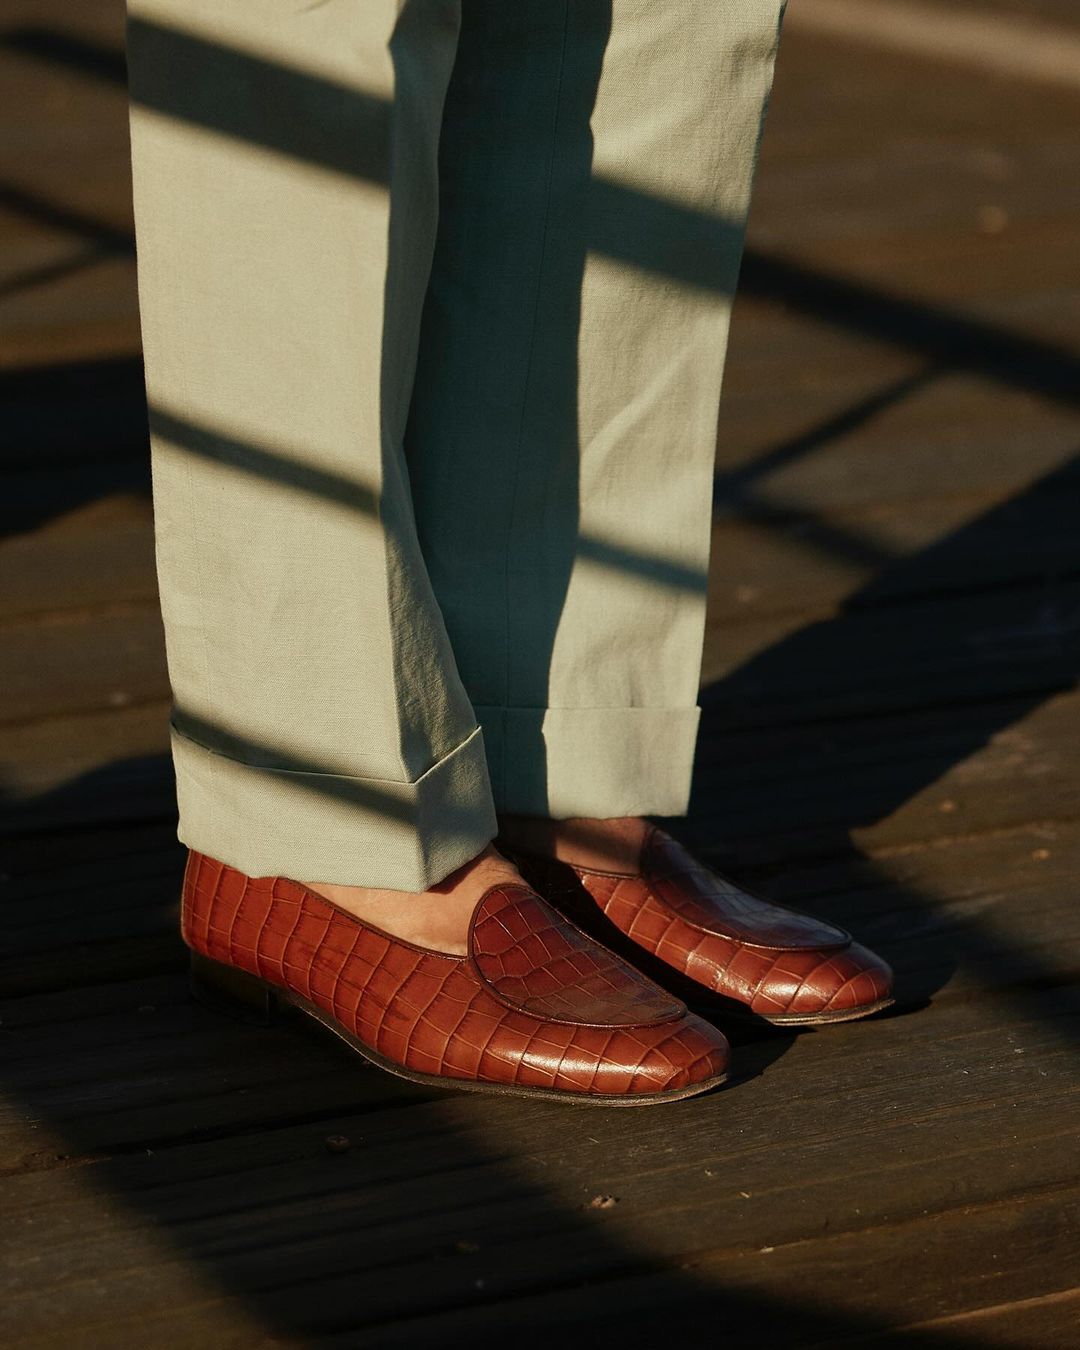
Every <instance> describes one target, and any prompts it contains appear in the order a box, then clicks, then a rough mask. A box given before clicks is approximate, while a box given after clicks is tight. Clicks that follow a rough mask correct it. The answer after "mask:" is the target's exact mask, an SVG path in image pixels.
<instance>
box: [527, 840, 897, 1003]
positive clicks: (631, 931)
mask: <svg viewBox="0 0 1080 1350" xmlns="http://www.w3.org/2000/svg"><path fill="white" fill-rule="evenodd" d="M517 861H518V862H519V864H520V865H521V866H522V869H523V871H524V873H525V875H526V876H527V877H528V878H529V880H530V881H531V882H532V883H533V884H534V885H536V886H537V888H538V889H539V890H540V891H541V892H542V893H543V895H544V896H545V897H546V898H548V899H549V900H551V901H552V903H553V904H555V905H556V907H558V908H560V909H561V910H562V911H563V912H564V913H566V914H568V915H573V916H574V917H575V918H576V919H577V920H578V921H579V922H581V923H582V924H583V925H585V926H586V927H587V928H588V929H589V930H590V931H592V932H594V933H595V934H596V935H597V936H598V937H599V938H600V940H601V941H604V942H609V943H612V945H615V946H616V947H618V948H619V949H620V950H624V951H626V953H627V954H628V955H629V956H630V958H631V959H634V951H635V950H637V951H638V952H639V953H640V952H646V953H648V954H649V955H650V956H652V957H655V958H657V960H658V961H659V962H661V963H662V966H663V967H668V968H670V969H672V970H674V971H677V972H678V973H679V974H680V975H683V976H686V977H688V978H689V979H690V980H691V981H693V982H694V984H696V985H699V986H704V988H705V989H707V990H708V991H709V992H710V993H713V994H717V995H720V996H722V997H724V998H728V999H734V1000H736V1001H737V1002H738V1003H741V1004H744V1005H745V1006H747V1007H748V1008H749V1009H750V1011H751V1012H753V1013H755V1014H757V1015H758V1016H760V1017H763V1018H765V1019H767V1020H768V1021H772V1022H777V1023H779V1024H797V1023H799V1022H806V1023H812V1022H830V1021H844V1020H848V1019H850V1018H853V1017H861V1016H865V1015H866V1014H867V1013H869V1012H875V1011H877V1010H878V1009H879V1008H882V1007H885V1006H887V1004H888V1003H889V1002H890V1001H891V993H892V972H891V971H890V969H889V967H888V966H887V965H886V964H885V962H884V961H882V960H881V958H880V957H879V956H876V955H875V954H874V953H873V952H871V951H869V950H867V948H865V947H862V946H860V945H859V944H858V943H856V942H854V941H852V938H851V936H850V934H848V933H846V932H845V931H844V930H843V929H842V928H837V927H836V926H835V925H833V924H831V923H826V922H825V921H824V920H821V919H815V918H812V917H811V916H810V915H808V914H800V913H798V912H796V911H795V910H790V909H786V908H784V907H783V906H781V905H775V904H773V903H771V902H770V901H768V900H763V899H760V898H758V897H756V896H753V895H750V894H748V893H747V892H746V891H744V890H742V889H740V888H739V887H738V886H736V885H735V884H734V883H733V882H731V881H728V880H727V879H726V878H724V877H720V876H718V875H717V874H716V873H714V872H711V871H710V870H709V869H708V868H706V867H704V866H702V864H701V863H699V862H698V861H697V860H696V859H695V858H694V857H693V856H692V855H691V854H690V853H688V852H687V850H686V849H685V848H683V846H682V845H681V844H679V843H678V842H677V841H676V840H674V839H672V838H671V836H670V835H668V834H666V833H665V832H664V831H663V830H661V829H658V828H656V827H655V826H654V827H653V828H652V829H651V830H650V831H649V834H648V836H647V837H646V840H645V843H644V845H643V847H642V853H641V862H640V870H639V871H638V872H637V873H636V874H633V875H623V874H618V873H613V872H600V871H594V870H590V869H587V868H582V867H576V866H571V865H569V864H567V863H558V862H553V861H552V860H550V859H539V858H534V857H528V858H526V857H517ZM595 907H598V908H599V911H600V914H601V915H602V916H603V920H604V921H605V923H604V925H603V926H601V927H598V926H597V924H596V923H595V922H589V918H590V916H589V914H588V913H587V911H588V910H592V911H593V914H592V917H593V918H595ZM619 935H622V937H623V938H624V939H628V940H629V943H628V944H626V945H620V944H619V942H618V937H619ZM649 968H650V970H652V971H653V972H654V973H656V974H657V978H658V979H662V978H663V974H662V970H661V971H656V969H655V967H654V966H650V967H649Z"/></svg>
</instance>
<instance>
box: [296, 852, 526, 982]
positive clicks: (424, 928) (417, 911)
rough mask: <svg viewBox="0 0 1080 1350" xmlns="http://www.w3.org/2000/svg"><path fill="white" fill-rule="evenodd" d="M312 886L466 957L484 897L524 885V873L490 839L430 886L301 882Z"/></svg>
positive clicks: (343, 905) (391, 927) (384, 925)
mask: <svg viewBox="0 0 1080 1350" xmlns="http://www.w3.org/2000/svg"><path fill="white" fill-rule="evenodd" d="M300 884H301V885H302V886H306V887H307V889H308V890H309V891H314V892H315V894H316V895H321V896H322V897H323V898H324V899H326V900H329V901H331V902H332V903H333V904H335V905H337V907H338V908H339V909H344V910H346V911H347V912H348V913H349V914H352V915H354V916H355V917H356V918H357V919H360V920H361V921H362V922H364V923H368V924H373V925H374V926H375V927H376V928H381V929H382V930H383V931H384V932H386V933H392V934H393V936H394V937H397V938H404V940H405V941H406V942H411V943H413V944H414V945H415V946H417V947H427V948H429V949H430V950H432V951H437V952H449V953H452V954H453V955H455V956H463V955H464V954H465V950H466V947H467V945H468V940H469V924H470V923H471V921H472V916H473V912H474V911H475V909H476V906H477V905H478V904H479V902H480V899H481V897H482V896H483V895H484V894H485V892H487V891H489V890H490V889H491V887H492V886H506V885H509V886H523V885H524V884H525V883H524V882H523V881H522V879H521V873H520V872H519V871H518V870H517V868H516V867H515V866H514V864H513V863H512V862H508V861H507V859H506V858H504V857H503V856H502V854H501V853H500V852H499V851H498V849H497V848H495V846H494V845H493V844H489V845H488V846H487V848H485V849H484V850H483V852H482V853H478V854H477V855H476V857H475V858H473V859H471V860H470V861H469V862H467V863H465V864H464V866H462V867H459V868H458V869H457V871H456V872H451V873H450V875H449V876H448V877H446V878H445V879H444V880H443V881H440V882H439V884H438V885H437V886H432V888H431V889H430V890H428V891H421V892H419V893H416V892H413V891H388V890H378V889H375V888H373V887H370V886H338V885H335V884H333V883H332V882H326V881H304V882H301V883H300Z"/></svg>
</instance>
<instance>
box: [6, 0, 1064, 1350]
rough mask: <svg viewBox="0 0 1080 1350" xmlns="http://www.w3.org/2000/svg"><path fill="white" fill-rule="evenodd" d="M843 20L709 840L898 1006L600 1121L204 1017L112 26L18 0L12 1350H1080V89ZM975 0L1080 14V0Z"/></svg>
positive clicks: (783, 329)
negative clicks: (444, 1088)
mask: <svg viewBox="0 0 1080 1350" xmlns="http://www.w3.org/2000/svg"><path fill="white" fill-rule="evenodd" d="M813 3H814V0H793V3H792V7H791V22H790V26H789V31H788V34H787V37H786V40H785V44H786V45H785V48H784V51H783V55H782V59H781V63H780V68H779V72H778V78H777V85H776V91H775V96H774V101H773V107H772V112H771V114H770V121H769V127H768V132H767V136H766V142H765V146H764V152H763V161H762V169H761V174H760V179H759V186H758V191H757V196H756V202H755V208H754V215H753V227H752V237H751V241H750V247H749V250H748V254H747V258H746V264H745V268H744V286H743V290H742V293H741V296H740V299H739V303H738V305H737V311H736V319H735V325H734V337H733V342H732V350H731V357H730V362H729V368H728V379H727V386H726V398H725V404H724V408H723V414H722V426H721V451H720V462H719V466H718V477H717V523H716V537H715V559H714V568H713V585H712V601H711V615H710V625H709V633H708V640H707V649H706V662H705V673H704V674H705V678H704V683H705V690H704V695H703V699H704V706H705V708H706V718H705V725H704V730H703V735H702V738H701V752H700V764H699V773H698V782H697V788H696V793H695V801H694V809H693V814H692V816H691V817H690V819H689V820H688V821H686V822H683V823H682V824H681V825H680V827H679V828H680V830H681V832H682V833H683V835H684V836H685V837H686V838H687V839H688V840H689V841H690V842H691V843H693V844H694V845H695V846H696V847H697V848H699V849H700V850H701V852H702V853H704V854H705V855H707V856H708V857H710V858H713V859H715V860H717V861H718V862H720V863H722V864H723V865H724V866H725V867H726V868H727V869H728V870H734V871H736V872H738V874H739V875H741V876H743V877H745V878H746V879H747V880H749V881H753V882H755V883H757V884H759V885H761V886H763V887H765V888H767V889H768V890H769V891H770V892H771V893H773V894H774V895H776V896H778V897H780V898H782V899H786V900H789V901H791V902H794V903H797V904H799V905H802V906H805V907H807V908H811V909H813V908H817V907H820V909H821V911H822V912H824V913H827V914H829V915H832V916H835V917H836V918H837V919H839V920H840V921H841V922H843V923H845V924H847V925H848V926H850V927H851V928H853V929H855V930H856V931H857V932H858V933H859V934H860V935H862V936H863V937H864V938H865V939H866V940H867V941H868V942H870V943H871V944H872V945H874V946H876V947H878V948H879V949H881V950H882V951H883V952H884V953H885V954H886V955H887V956H888V957H889V958H890V959H891V960H892V961H893V962H894V964H895V966H896V968H897V970H898V973H899V977H900V1001H899V1006H898V1008H897V1010H896V1012H895V1014H894V1015H891V1016H888V1017H886V1018H884V1019H880V1020H877V1021H874V1022H870V1023H865V1024H854V1025H850V1026H846V1027H838V1028H835V1029H832V1030H829V1031H827V1032H821V1033H818V1034H806V1035H802V1036H798V1037H793V1036H787V1035H776V1036H773V1037H771V1038H768V1039H752V1038H751V1039H746V1038H745V1037H744V1038H743V1040H742V1042H741V1043H740V1044H739V1047H738V1055H739V1059H738V1063H739V1068H740V1072H741V1076H740V1079H739V1081H737V1082H736V1083H734V1084H733V1085H732V1086H731V1087H730V1088H729V1089H726V1090H724V1091H723V1092H721V1093H719V1094H716V1095H713V1096H711V1097H709V1098H706V1099H703V1100H696V1101H691V1102H688V1103H685V1104H683V1105H680V1106H677V1107H672V1108H668V1109H666V1110H658V1111H643V1112H630V1113H625V1112H614V1113H611V1112H607V1113H605V1112H601V1111H586V1112H581V1111H574V1110H568V1109H566V1108H552V1107H545V1106H543V1105H540V1104H531V1103H519V1102H513V1101H505V1102H497V1103H496V1104H494V1105H493V1104H491V1103H490V1102H487V1101H483V1100H470V1099H468V1098H467V1097H464V1096H455V1095H450V1094H443V1095H438V1096H437V1095H434V1094H432V1093H429V1092H426V1091H422V1090H419V1089H415V1088H411V1087H409V1086H407V1085H403V1084H401V1083H399V1082H397V1081H395V1080H393V1079H392V1078H389V1077H388V1076H385V1075H381V1074H378V1073H376V1072H374V1071H364V1070H361V1069H358V1068H357V1066H356V1065H355V1063H354V1062H353V1061H352V1060H351V1059H350V1058H349V1057H348V1056H347V1055H346V1054H345V1053H343V1052H341V1051H340V1050H339V1049H338V1048H337V1046H336V1045H335V1044H331V1043H329V1042H327V1041H325V1040H323V1039H320V1038H318V1037H316V1036H313V1035H309V1034H307V1033H305V1032H304V1031H303V1030H302V1029H298V1028H284V1029H282V1030H274V1031H256V1030H251V1029H247V1028H243V1027H239V1026H234V1025H231V1024H223V1023H221V1022H219V1021H218V1020H216V1019H215V1018H214V1017H213V1016H212V1015H211V1014H209V1013H206V1012H204V1011H202V1010H200V1009H198V1008H195V1007H193V1006H192V1005H191V1004H190V1003H189V1001H188V996H187V991H186V982H185V973H184V967H185V960H184V950H183V947H182V945H181V943H180V940H179V938H178V936H177V933H176V912H175V907H176V894H177V883H178V876H179V868H180V864H181V852H180V849H179V847H178V845H177V844H176V842H175V839H174V808H173V801H172V789H171V783H170V777H169V768H168V761H167V758H166V755H165V726H166V714H167V707H166V698H167V685H166V677H165V670H164V665H163V659H162V647H161V634H160V626H159V620H158V617H157V613H156V609H155V592H154V578H153V571H152V562H151V521H150V510H149V504H148V497H147V463H146V448H145V430H144V412H143V405H142V394H141V383H140V379H141V377H140V368H139V360H138V328H137V312H136V300H135V290H134V281H133V266H132V248H131V222H130V208H129V184H128V176H127V173H128V171H127V160H126V121H125V94H124V86H123V78H124V75H123V61H122V55H121V47H122V17H123V16H122V6H121V4H120V2H119V0H79V4H78V5H72V4H71V3H70V0H6V3H5V5H4V9H3V16H2V19H0V88H3V90H4V110H3V115H2V123H0V404H2V417H0V441H2V446H3V450H2V459H0V625H2V630H3V641H2V646H0V668H2V676H0V680H2V687H3V700H2V706H0V716H2V719H3V722H4V734H3V743H2V764H0V788H2V793H3V796H4V798H5V804H6V805H7V807H8V811H7V813H6V819H5V823H4V826H3V847H4V852H5V861H4V874H5V875H4V877H3V883H2V889H0V895H2V897H3V938H4V946H3V957H2V960H0V976H2V983H3V992H4V996H5V997H4V1006H3V1010H2V1011H3V1022H2V1026H0V1047H2V1052H3V1055H2V1063H0V1078H2V1086H3V1112H2V1118H0V1150H2V1157H0V1166H2V1168H3V1170H4V1171H5V1173H6V1174H7V1175H6V1176H5V1178H4V1181H3V1199H2V1203H0V1215H2V1218H0V1230H2V1234H3V1244H4V1248H5V1254H4V1259H3V1266H2V1275H0V1279H2V1282H3V1283H2V1286H0V1287H2V1288H3V1297H2V1300H0V1328H2V1330H0V1337H2V1340H3V1343H4V1345H5V1346H15V1345H27V1346H35V1347H53V1346H63V1347H65V1350H97V1348H98V1347H110V1348H111V1347H127V1346H137V1347H140V1350H142V1348H144V1347H146V1348H148V1350H158V1348H160V1350H171V1348H173V1347H175V1348H176V1350H188V1348H189V1347H196V1346H197V1347H200V1348H201V1350H218V1347H237V1348H238V1350H239V1348H243V1350H246V1348H247V1347H262V1346H316V1345H317V1346H320V1347H322V1346H342V1347H351V1346H363V1347H369V1346H370V1347H376V1346H377V1347H383V1346H386V1347H389V1346H402V1347H415V1346H424V1345H447V1344H448V1345H455V1344H459V1343H462V1342H464V1341H465V1340H466V1339H468V1340H470V1341H476V1342H477V1343H479V1344H481V1345H484V1344H493V1345H497V1344H500V1343H502V1341H503V1339H504V1338H506V1340H507V1343H509V1344H511V1345H514V1346H515V1347H521V1346H532V1345H538V1346H539V1345H544V1346H545V1347H546V1346H549V1345H551V1344H552V1343H555V1344H558V1343H560V1342H561V1343H562V1344H564V1345H569V1346H578V1345H586V1344H588V1345H595V1344H601V1345H606V1344H622V1345H626V1344H630V1345H638V1344H641V1345H649V1346H652V1345H654V1344H655V1343H656V1342H657V1341H658V1340H663V1339H664V1338H667V1340H668V1342H669V1343H674V1344H676V1345H683V1344H686V1345H690V1344H702V1345H712V1344H718V1345H721V1346H726V1345H729V1344H731V1345H739V1346H762V1347H770V1350H771V1348H773V1347H796V1346H798V1347H811V1346H815V1347H821V1348H822V1350H831V1348H832V1347H845V1348H846V1347H855V1346H858V1347H864V1346H865V1347H871V1346H872V1347H875V1348H877V1347H897V1348H900V1347H908V1346H917V1347H932V1348H933V1350H939V1348H940V1350H969V1348H973V1347H991V1346H992V1347H995V1348H996V1350H1043V1348H1044V1347H1046V1348H1049V1347H1055V1348H1056V1350H1066V1348H1068V1350H1075V1347H1077V1346H1078V1345H1080V1143H1078V1139H1077V1126H1078V1123H1080V1112H1078V1109H1077V1107H1078V1101H1080V1098H1078V1088H1080V1071H1078V1070H1080V984H1078V973H1080V942H1078V940H1080V905H1078V902H1077V876H1078V874H1080V774H1078V772H1077V760H1078V754H1077V739H1078V737H1077V733H1078V730H1080V692H1078V690H1077V669H1078V662H1080V529H1078V507H1080V465H1078V463H1077V459H1076V452H1077V449H1078V447H1080V417H1078V411H1080V407H1078V405H1080V353H1078V351H1077V343H1076V339H1077V314H1078V303H1077V302H1078V300H1080V272H1078V255H1080V248H1078V244H1080V229H1078V220H1080V172H1078V167H1080V151H1078V145H1080V141H1078V133H1080V66H1078V70H1077V72H1076V82H1075V84H1074V85H1072V86H1071V87H1070V85H1069V82H1068V79H1067V78H1064V79H1061V78H1058V79H1057V80H1050V79H1047V80H1043V79H1041V78H1040V77H1039V75H1038V73H1037V72H1035V73H1034V74H1031V73H1029V74H1027V75H1017V76H1015V77H1010V76H1008V75H1007V74H1003V73H1001V72H1000V71H998V72H997V73H995V72H994V71H993V70H990V71H988V70H987V69H985V68H983V67H982V66H981V65H980V59H981V58H979V57H978V54H977V53H976V54H974V55H973V56H972V58H971V59H970V60H959V59H958V60H956V61H955V62H952V63H948V62H935V61H934V60H932V59H928V58H927V57H926V56H925V55H920V54H919V53H918V52H917V51H915V52H908V51H905V50H904V48H903V44H902V42H901V43H900V45H896V44H895V43H894V44H890V43H882V42H879V41H877V40H876V39H875V40H874V41H866V42H862V41H860V40H859V38H858V34H857V33H853V34H852V36H850V37H848V38H845V39H841V38H838V37H837V36H836V35H835V33H832V32H828V31H826V30H825V29H818V28H816V27H815V25H814V23H813V22H812V11H813ZM880 3H881V4H885V3H886V0H880ZM935 3H936V7H937V8H938V9H939V10H940V11H942V12H945V11H948V12H950V13H954V12H956V13H960V12H962V13H963V14H965V15H976V16H979V15H981V16H983V17H985V18H986V20H987V22H988V23H990V24H991V29H989V30H988V31H991V32H993V31H997V30H994V29H993V28H992V24H993V23H996V22H1005V23H1014V22H1015V21H1016V20H1018V19H1019V20H1028V19H1031V20H1036V19H1037V20H1039V21H1040V22H1043V23H1050V24H1055V25H1057V31H1058V32H1066V34H1067V35H1069V36H1070V40H1071V42H1072V43H1073V44H1074V46H1075V43H1076V42H1077V40H1078V38H1080V26H1078V25H1077V19H1076V14H1075V9H1074V7H1073V6H1072V4H1071V3H1068V2H1067V0H956V2H955V3H954V0H935ZM1008 31H1010V32H1014V31H1015V30H1014V29H1009V30H1008ZM923 36H925V34H923ZM1066 73H1067V72H1066ZM339 1137H340V1138H343V1139H346V1140H347V1141H348V1146H345V1145H344V1144H342V1143H340V1142H339V1143H337V1144H336V1145H335V1144H334V1143H333V1142H328V1141H334V1140H336V1139H338V1138H339Z"/></svg>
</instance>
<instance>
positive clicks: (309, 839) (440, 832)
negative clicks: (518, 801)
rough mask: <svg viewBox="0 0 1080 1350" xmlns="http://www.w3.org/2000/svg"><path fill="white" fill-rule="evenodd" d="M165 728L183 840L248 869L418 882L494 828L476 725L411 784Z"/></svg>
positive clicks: (299, 876) (403, 884)
mask: <svg viewBox="0 0 1080 1350" xmlns="http://www.w3.org/2000/svg"><path fill="white" fill-rule="evenodd" d="M171 736H172V752H173V762H174V764H175V766H176V795H177V802H178V805H179V808H180V828H179V830H178V834H179V837H180V840H181V842H183V843H185V844H187V845H188V847H189V848H193V849H196V850H197V851H198V852H200V853H206V854H208V855H209V856H210V857H212V858H215V859H217V860H218V861H219V862H223V863H227V864H228V865H229V866H230V867H235V868H237V869H238V870H239V871H241V872H245V873H247V875H248V876H253V877H265V876H284V877H289V878H291V879H293V880H297V881H307V882H319V881H324V882H331V883H335V884H338V885H345V886H377V887H385V888H387V889H390V890H396V891H424V890H427V889H429V888H430V887H431V886H434V885H435V884H436V883H437V882H439V881H442V879H443V878H444V877H446V876H448V875H449V874H450V873H451V872H453V871H454V870H455V868H458V867H460V866H461V865H462V864H463V863H466V862H468V861H469V859H470V858H474V857H475V856H476V855H477V854H478V853H479V852H481V850H482V849H483V848H484V847H485V846H486V845H487V844H488V843H489V842H490V841H491V839H493V838H494V836H495V833H496V828H497V827H496V822H495V813H494V808H493V804H492V796H491V788H490V785H489V782H488V773H487V765H486V762H485V756H484V739H483V734H482V732H481V729H480V728H479V727H477V728H475V730H474V731H473V732H472V733H471V734H470V735H469V736H468V737H467V738H466V739H465V740H464V741H462V743H461V744H460V745H458V746H457V747H456V748H455V749H453V750H451V751H450V753H449V754H447V755H445V756H444V757H443V758H442V759H440V760H438V761H437V762H436V763H435V764H433V765H432V767H431V768H430V769H428V770H427V772H426V773H424V774H423V775H422V776H421V777H420V778H418V779H416V780H415V781H414V782H411V783H402V782H396V781H394V780H391V779H384V778H349V777H345V776H340V775H337V774H324V773H303V772H297V771H295V770H292V769H277V768H264V767H262V766H260V765H253V764H247V763H244V762H243V761H241V760H237V759H233V758H230V757H229V756H227V755H222V754H219V753H217V752H216V751H213V750H209V749H207V747H206V746H204V745H201V744H199V742H197V741H194V740H192V739H191V738H190V737H189V736H186V735H184V733H183V732H180V731H178V730H177V729H176V727H175V726H173V727H172V732H171Z"/></svg>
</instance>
